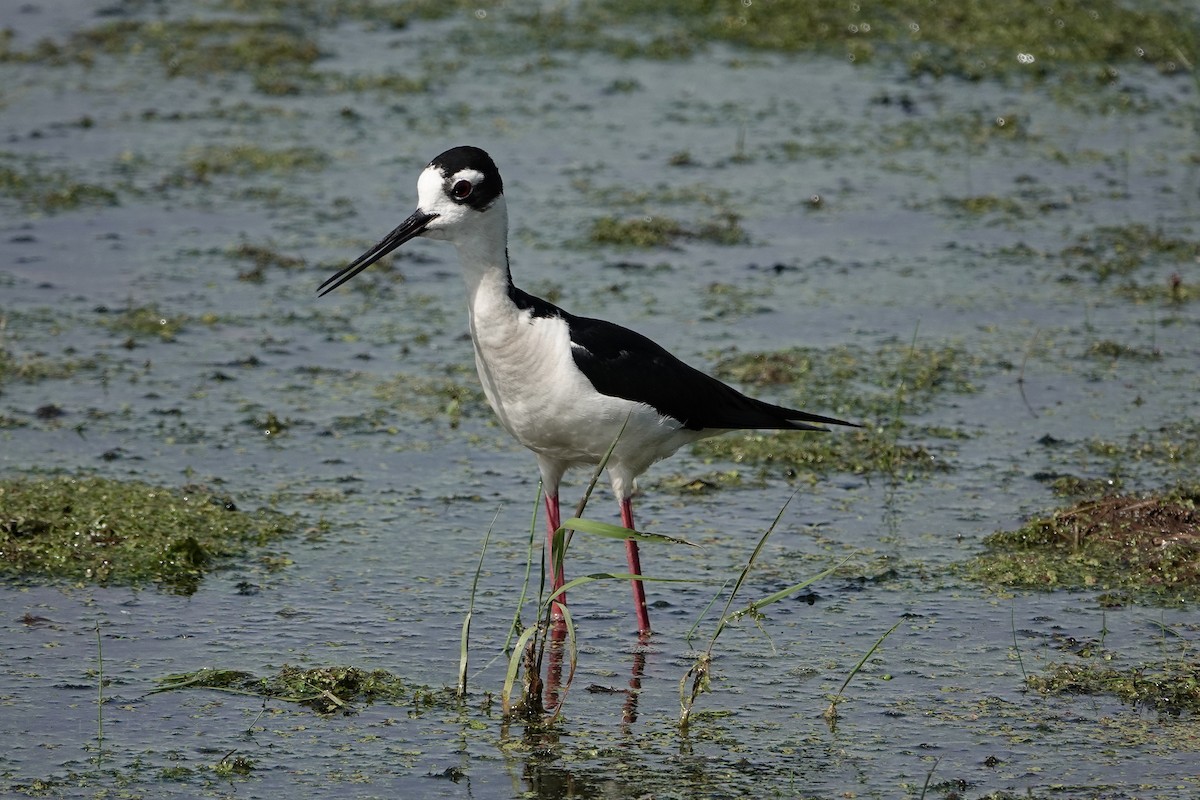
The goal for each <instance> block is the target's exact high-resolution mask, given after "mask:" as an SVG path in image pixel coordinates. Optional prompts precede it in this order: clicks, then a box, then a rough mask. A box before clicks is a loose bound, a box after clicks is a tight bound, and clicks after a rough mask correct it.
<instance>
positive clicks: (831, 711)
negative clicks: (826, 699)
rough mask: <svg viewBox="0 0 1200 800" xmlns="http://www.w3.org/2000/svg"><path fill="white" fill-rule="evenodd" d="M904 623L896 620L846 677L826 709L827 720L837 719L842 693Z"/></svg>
mask: <svg viewBox="0 0 1200 800" xmlns="http://www.w3.org/2000/svg"><path fill="white" fill-rule="evenodd" d="M903 621H904V620H896V624H895V625H893V626H892V627H890V628H888V629H887V631H885V632H884V634H883V636H880V637H879V638H878V639H876V640H875V644H873V645H871V649H870V650H868V651H867V652H866V653H864V654H863V657H862V658H860V659H859V660H858V663H857V664H855V665H854V669H852V670H850V674H849V675H847V676H846V680H844V681H842V686H841V688H840V689H838V690H837V694H835V695H834V696H833V701H832V702H831V703H830V704H829V708H827V709H825V718H826V719H836V718H837V704H838V703H839V702H841V699H842V693H843V692H845V691H846V687H847V686H849V685H850V681H852V680H854V676H855V675H857V674H858V671H859V670H860V669H862V666H863V664H865V663H867V659H868V658H870V657H871V656H872V655H874V653H875V651H876V650H878V649H879V646H880V645H881V644H883V640H884V639H886V638H887V637H889V636H891V635H892V631H894V630H896V628H899V627H900V623H901V622H903Z"/></svg>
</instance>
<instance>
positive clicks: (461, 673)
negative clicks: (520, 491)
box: [457, 506, 504, 700]
mask: <svg viewBox="0 0 1200 800" xmlns="http://www.w3.org/2000/svg"><path fill="white" fill-rule="evenodd" d="M502 508H504V506H500V508H497V509H496V514H495V516H493V517H492V522H491V524H490V525H488V528H487V533H485V534H484V535H483V547H482V548H480V550H479V563H478V564H477V565H475V580H473V581H472V582H471V598H470V600H469V601H468V602H467V615H466V616H465V617H464V618H463V624H462V637H461V641H460V642H459V645H458V690H457V694H458V697H459V699H460V700H461V699H462V698H463V696H464V695H466V693H467V642H468V641H469V640H470V638H471V617H472V616H474V614H475V593H476V592H477V591H479V576H480V574H481V573H482V572H483V559H484V557H485V556H487V548H488V542H489V541H490V540H491V538H492V530H493V529H494V528H495V527H496V520H497V519H499V518H500V509H502Z"/></svg>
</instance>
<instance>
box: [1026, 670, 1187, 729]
mask: <svg viewBox="0 0 1200 800" xmlns="http://www.w3.org/2000/svg"><path fill="white" fill-rule="evenodd" d="M1026 683H1027V684H1028V685H1029V687H1030V688H1031V689H1034V690H1036V691H1038V692H1041V693H1042V694H1056V695H1061V694H1077V695H1111V696H1113V697H1116V698H1117V699H1118V700H1120V701H1121V702H1123V703H1129V704H1130V705H1133V706H1136V707H1138V708H1149V709H1153V710H1154V711H1157V712H1159V713H1160V714H1172V715H1176V716H1177V715H1179V714H1182V713H1184V712H1190V713H1192V714H1195V713H1198V712H1200V660H1197V659H1196V658H1195V657H1194V656H1193V657H1190V658H1189V657H1186V656H1185V657H1179V658H1170V659H1166V660H1164V661H1162V662H1161V663H1160V664H1146V665H1139V666H1136V667H1128V668H1124V669H1122V668H1119V667H1115V666H1112V665H1111V664H1110V663H1109V662H1104V663H1103V664H1102V665H1101V664H1096V663H1094V662H1093V661H1092V660H1087V661H1083V662H1080V663H1074V662H1072V663H1067V664H1054V665H1051V666H1050V667H1049V668H1048V669H1047V670H1046V673H1045V674H1044V675H1030V676H1029V677H1028V679H1027V681H1026Z"/></svg>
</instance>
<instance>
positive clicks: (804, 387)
mask: <svg viewBox="0 0 1200 800" xmlns="http://www.w3.org/2000/svg"><path fill="white" fill-rule="evenodd" d="M1006 367H1007V365H1003V364H990V363H988V362H986V361H985V360H984V359H981V358H978V357H975V356H971V355H969V354H968V353H967V352H966V351H964V350H963V349H962V348H960V347H956V346H953V345H941V346H933V347H928V346H920V345H904V344H901V343H899V342H897V343H895V344H893V345H888V346H886V347H883V348H880V349H879V350H877V351H875V352H870V351H867V350H865V349H863V348H859V347H848V346H847V347H837V348H832V349H828V350H815V349H811V348H795V349H791V350H784V351H779V352H774V353H741V354H737V355H734V356H730V357H728V358H726V359H724V360H722V361H720V362H719V363H718V364H717V367H716V370H715V374H716V375H717V376H718V377H720V378H722V379H724V380H728V381H733V382H735V383H741V384H748V385H750V386H754V387H760V388H761V387H767V386H775V387H790V391H788V392H786V393H785V394H784V396H783V398H782V399H781V401H780V402H783V403H784V404H785V405H786V404H793V403H794V404H796V405H799V406H802V407H804V408H812V409H821V410H822V413H829V414H833V415H835V416H839V417H841V418H843V419H850V420H853V421H857V422H859V423H862V424H864V425H865V426H866V427H864V428H862V429H857V430H848V431H838V432H837V434H836V435H832V436H830V435H825V434H800V435H796V434H789V433H781V434H776V433H763V432H757V431H751V432H746V433H739V434H729V435H725V436H719V437H715V438H712V439H706V440H704V441H702V442H699V443H698V444H696V445H695V446H694V447H693V452H694V453H695V454H696V455H698V456H700V457H701V458H704V459H725V460H731V461H733V462H735V463H742V464H756V465H759V466H760V467H762V468H766V467H771V468H774V469H780V468H782V469H784V470H785V471H786V472H787V474H789V475H791V476H794V475H796V474H799V473H801V472H807V473H813V474H827V473H830V472H846V473H851V474H860V475H861V474H889V475H894V476H897V477H903V478H904V479H906V480H907V479H911V478H913V477H915V476H917V475H920V474H927V473H929V472H933V471H940V470H945V469H949V467H950V465H949V463H948V462H947V460H946V456H945V455H944V454H943V453H940V452H938V451H937V450H934V449H931V448H930V447H929V446H928V445H926V444H921V443H918V441H916V440H921V439H924V440H926V441H928V440H930V439H940V440H946V439H955V438H959V437H960V436H962V435H964V434H962V433H961V432H959V431H957V430H953V429H947V428H944V427H941V428H933V427H919V426H917V427H914V426H911V425H909V424H908V423H905V422H904V421H903V417H904V416H905V415H910V414H919V413H922V412H923V411H926V410H928V409H929V408H930V407H931V406H932V405H933V403H934V402H935V401H936V398H937V397H938V396H940V395H941V394H942V393H946V392H950V393H960V394H965V393H973V392H975V391H977V385H976V382H977V381H978V380H979V379H980V378H981V377H983V376H985V375H987V374H990V373H991V372H994V371H995V370H997V369H1000V368H1006Z"/></svg>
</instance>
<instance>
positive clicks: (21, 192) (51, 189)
mask: <svg viewBox="0 0 1200 800" xmlns="http://www.w3.org/2000/svg"><path fill="white" fill-rule="evenodd" d="M15 161H16V159H15V158H14V157H13V156H9V155H4V154H0V196H4V197H9V198H12V199H13V200H15V201H16V202H17V203H18V204H20V206H21V207H22V208H23V209H24V210H26V211H35V212H41V213H43V214H55V213H58V212H61V211H73V210H75V209H77V208H81V207H85V206H112V205H116V204H117V202H118V197H117V193H116V191H115V190H113V189H110V188H108V187H106V186H101V185H99V184H96V183H90V182H87V181H82V180H79V179H78V178H77V177H76V176H74V175H72V174H71V173H70V172H68V171H67V170H63V169H51V170H46V169H43V168H42V167H41V166H40V165H39V164H38V163H36V162H26V163H23V164H17V163H15Z"/></svg>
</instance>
